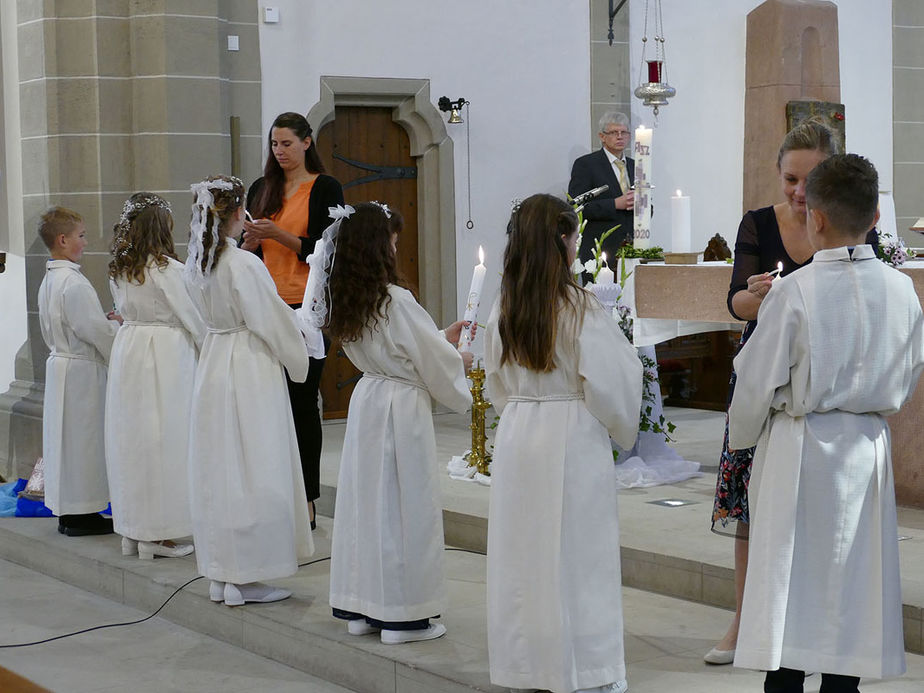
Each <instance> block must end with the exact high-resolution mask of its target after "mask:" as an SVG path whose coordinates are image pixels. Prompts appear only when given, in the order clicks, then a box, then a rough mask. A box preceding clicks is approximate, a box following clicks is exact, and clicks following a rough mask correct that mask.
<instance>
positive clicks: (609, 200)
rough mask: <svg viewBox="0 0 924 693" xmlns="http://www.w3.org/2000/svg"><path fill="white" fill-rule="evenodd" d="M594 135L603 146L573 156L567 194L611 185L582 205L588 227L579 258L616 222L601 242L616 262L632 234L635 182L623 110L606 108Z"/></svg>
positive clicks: (589, 254) (586, 255)
mask: <svg viewBox="0 0 924 693" xmlns="http://www.w3.org/2000/svg"><path fill="white" fill-rule="evenodd" d="M597 135H598V137H599V138H600V142H602V143H603V146H602V147H601V148H600V149H598V150H597V151H595V152H593V153H591V154H585V155H584V156H582V157H579V158H577V159H576V160H575V162H574V166H572V168H571V182H570V183H569V184H568V194H569V195H571V197H577V196H578V195H580V194H581V193H584V192H587V191H588V190H592V189H593V188H597V187H600V186H601V185H608V186H610V189H609V190H607V191H606V192H605V193H603V194H602V195H601V196H600V197H598V198H596V199H594V200H591V201H590V202H588V203H587V204H585V205H584V210H583V211H584V219H586V220H587V227H586V228H585V229H584V235H583V237H582V239H581V248H580V258H581V262H586V261H587V260H589V259H590V258H591V257H592V255H593V249H594V241H595V240H596V239H598V238H600V236H601V235H603V233H604V232H605V231H606V230H607V229H610V228H612V227H614V226H616V225H619V228H617V229H616V230H615V231H614V232H613V233H612V234H610V237H609V238H607V239H606V240H605V241H604V242H603V250H604V252H606V256H607V258H608V262H609V263H613V264H615V262H614V258H615V257H616V252H617V251H618V250H619V246H621V245H622V244H623V243H624V242H626V241H628V242H630V243H631V242H632V237H633V230H632V225H633V205H634V204H635V193H634V191H633V190H632V189H631V186H632V184H633V183H634V182H635V161H634V160H633V159H630V158H629V157H627V156H625V149H626V147H628V146H629V137H630V133H629V119H628V118H627V117H626V115H625V114H624V113H619V112H618V111H607V112H606V113H604V114H603V116H602V117H601V118H600V130H599V132H598V133H597Z"/></svg>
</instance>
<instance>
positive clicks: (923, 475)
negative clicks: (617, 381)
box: [625, 261, 924, 508]
mask: <svg viewBox="0 0 924 693" xmlns="http://www.w3.org/2000/svg"><path fill="white" fill-rule="evenodd" d="M628 269H629V268H627V271H628ZM631 271H632V274H631V275H629V278H628V280H627V282H626V292H625V298H626V300H627V301H628V302H629V305H630V306H632V307H633V309H634V315H635V324H634V334H635V338H636V345H637V346H643V345H651V344H656V343H658V342H662V341H665V340H668V339H672V338H674V337H678V336H683V335H688V334H696V333H698V332H713V331H718V330H729V329H740V328H741V327H742V325H743V323H740V322H737V323H735V322H731V323H730V322H729V318H730V316H729V314H728V309H727V307H726V297H727V295H728V285H729V282H730V281H731V273H732V266H731V265H730V264H728V263H725V262H705V263H700V264H697V265H665V264H663V263H651V264H639V265H636V266H635V267H634V268H631ZM899 271H901V272H902V273H904V274H907V275H908V276H909V277H911V279H912V280H913V282H914V288H915V291H916V292H917V294H918V298H919V299H920V300H921V301H922V303H924V261H911V262H907V263H905V265H903V266H902V267H901V268H900V269H899ZM922 380H924V379H922ZM922 417H924V385H922V383H918V387H917V390H916V391H915V393H914V397H913V398H912V399H911V401H910V402H908V403H907V404H906V405H905V407H904V408H903V409H902V410H901V411H900V412H899V413H898V414H895V415H894V416H891V417H889V426H890V427H891V429H892V465H893V470H894V476H895V494H896V497H897V500H898V503H899V505H904V506H910V507H916V508H924V455H921V453H920V451H921V450H922V449H924V429H922V427H921V426H920V422H921V420H922Z"/></svg>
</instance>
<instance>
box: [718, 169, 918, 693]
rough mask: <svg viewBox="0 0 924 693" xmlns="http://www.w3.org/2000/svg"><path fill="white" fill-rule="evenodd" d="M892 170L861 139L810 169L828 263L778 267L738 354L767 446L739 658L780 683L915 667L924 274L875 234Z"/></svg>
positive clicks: (750, 441)
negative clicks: (880, 253) (907, 576)
mask: <svg viewBox="0 0 924 693" xmlns="http://www.w3.org/2000/svg"><path fill="white" fill-rule="evenodd" d="M878 189H879V179H878V176H877V174H876V169H875V168H874V167H873V165H872V164H871V163H870V162H869V161H867V160H866V159H864V158H863V157H860V156H857V155H856V154H841V155H836V156H833V157H831V158H829V159H827V160H826V161H823V162H822V163H820V164H819V165H818V166H817V167H815V169H814V170H813V171H812V172H811V173H810V174H809V176H808V179H807V182H806V206H807V208H808V220H807V232H808V237H809V241H810V242H811V244H812V246H813V247H814V248H815V250H816V253H815V255H814V257H813V259H812V263H811V264H810V265H807V266H806V267H803V268H802V269H800V270H798V271H796V272H793V273H792V274H791V275H789V276H787V277H783V278H782V279H780V280H778V281H774V282H773V286H772V288H771V289H770V292H769V293H768V294H767V297H766V298H765V299H764V301H763V303H762V304H761V307H760V313H759V314H758V323H757V329H756V330H755V332H754V334H753V336H752V337H751V339H750V340H749V341H748V343H747V344H746V345H745V347H744V348H743V349H742V350H741V353H740V354H739V355H738V357H737V358H736V359H735V371H736V372H737V373H738V382H737V384H736V387H735V394H734V397H733V398H732V403H731V407H730V409H729V446H730V447H733V448H746V447H750V446H752V445H754V444H756V445H757V450H756V452H755V457H754V467H753V471H752V475H751V484H750V488H749V495H750V503H751V536H750V552H749V559H748V579H747V582H746V584H745V589H744V600H743V602H742V610H741V628H740V631H739V635H738V647H737V652H736V655H735V665H736V666H740V667H745V668H748V669H760V670H765V671H767V676H766V680H765V683H764V691H765V692H767V693H789V692H790V691H792V692H796V691H798V692H801V691H802V686H803V679H804V677H805V673H804V672H805V671H806V670H810V671H818V672H823V673H822V684H821V690H822V691H825V692H826V693H835V692H837V693H846V692H853V691H858V690H859V688H858V685H859V682H860V677H868V678H886V677H890V676H899V675H901V674H902V673H903V672H904V671H905V648H904V643H903V639H902V600H901V582H900V579H899V562H898V541H897V536H898V527H897V519H896V510H895V489H894V485H893V480H892V462H891V441H890V438H889V426H888V423H886V419H885V417H886V416H888V415H889V414H894V413H895V412H896V411H898V410H899V408H900V407H901V406H902V404H903V403H904V402H905V401H907V400H908V399H909V398H910V397H911V395H912V393H913V392H914V389H915V385H916V383H917V381H918V376H919V375H920V374H921V370H922V368H924V317H922V314H921V305H920V302H919V299H918V296H917V294H916V293H915V291H914V287H913V285H912V282H911V279H910V278H909V277H907V276H905V275H903V274H901V273H900V272H898V271H896V270H895V269H893V268H891V267H888V266H887V265H886V264H885V263H883V262H880V261H879V260H878V259H876V256H875V254H874V253H873V249H872V247H871V246H869V245H865V243H864V238H865V236H866V233H867V231H869V230H870V228H872V226H873V225H874V224H875V223H876V221H877V219H878V216H879V213H878V210H877V203H878Z"/></svg>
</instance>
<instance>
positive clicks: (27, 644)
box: [0, 556, 330, 650]
mask: <svg viewBox="0 0 924 693" xmlns="http://www.w3.org/2000/svg"><path fill="white" fill-rule="evenodd" d="M329 560H330V556H326V557H324V558H317V559H315V560H313V561H309V562H308V563H300V564H299V566H298V567H299V568H305V567H307V566H309V565H314V564H315V563H320V562H322V561H329ZM204 577H205V576H204V575H198V576H196V577H194V578H193V579H192V580H187V581H186V582H184V583H183V584H182V585H180V586H179V587H177V588H176V589H175V590H173V594H171V595H170V596H169V597H167V598H166V599H165V600H164V603H163V604H161V605H160V606H159V607H157V611H155V612H154V613H153V614H149V615H148V616H145V617H144V618H139V619H137V620H135V621H125V622H124V623H104V624H102V625H99V626H93V627H92V628H84V629H83V630H77V631H74V632H73V633H65V634H64V635H55V636H54V637H51V638H45V639H44V640H35V641H34V642H20V643H15V644H11V645H0V650H8V649H12V648H14V647H32V646H33V645H44V644H45V643H47V642H54V641H55V640H63V639H64V638H70V637H73V636H75V635H83V634H84V633H92V632H93V631H94V630H102V629H104V628H121V627H122V626H135V625H138V624H139V623H144V622H145V621H149V620H151V619H152V618H154V617H155V616H157V614H159V613H160V612H161V611H163V609H164V607H165V606H167V604H168V603H169V602H170V600H171V599H173V598H174V597H175V596H176V595H178V594H179V593H180V590H182V589H184V588H186V587H189V586H190V585H191V584H193V583H194V582H195V581H196V580H201V579H203V578H204Z"/></svg>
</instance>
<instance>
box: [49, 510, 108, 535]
mask: <svg viewBox="0 0 924 693" xmlns="http://www.w3.org/2000/svg"><path fill="white" fill-rule="evenodd" d="M58 531H59V532H60V533H61V534H63V535H65V536H68V537H86V536H92V535H97V534H112V518H109V517H103V516H102V515H100V514H99V513H87V514H86V515H61V517H59V518H58Z"/></svg>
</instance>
